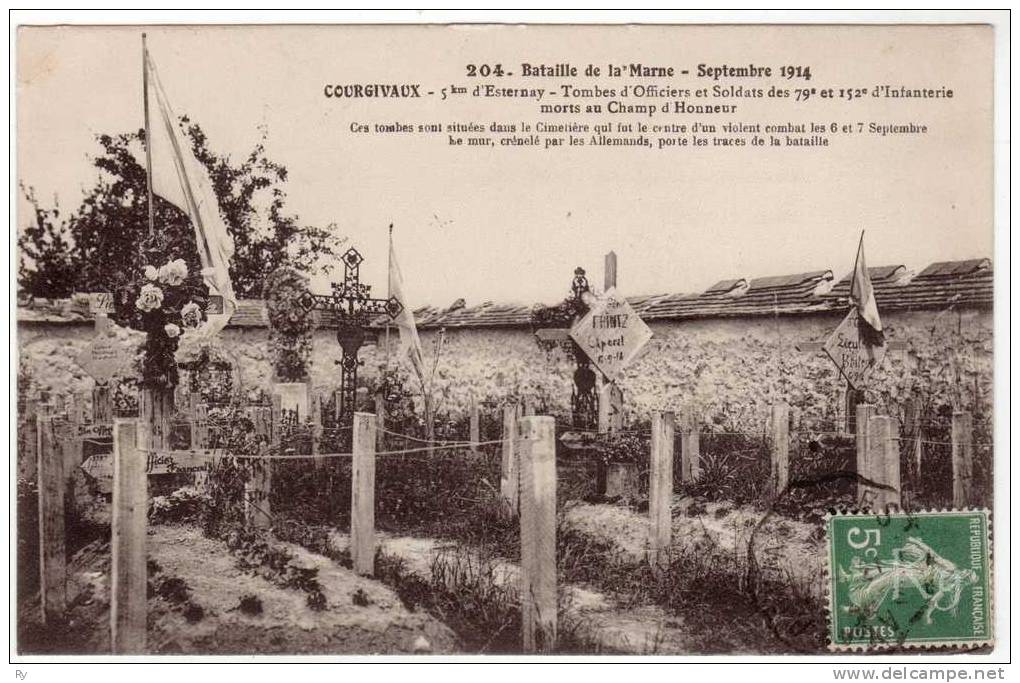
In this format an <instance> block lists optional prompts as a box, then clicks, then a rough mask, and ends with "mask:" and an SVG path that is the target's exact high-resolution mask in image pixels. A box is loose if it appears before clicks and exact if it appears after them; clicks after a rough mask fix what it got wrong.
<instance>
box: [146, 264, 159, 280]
mask: <svg viewBox="0 0 1020 683" xmlns="http://www.w3.org/2000/svg"><path fill="white" fill-rule="evenodd" d="M157 277H159V271H158V270H156V266H145V279H146V280H155V279H156V278H157Z"/></svg>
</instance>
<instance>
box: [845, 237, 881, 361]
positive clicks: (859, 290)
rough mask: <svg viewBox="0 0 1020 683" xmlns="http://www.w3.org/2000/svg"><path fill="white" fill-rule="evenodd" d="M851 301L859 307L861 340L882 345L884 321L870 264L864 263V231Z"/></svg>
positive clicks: (851, 287) (856, 264)
mask: <svg viewBox="0 0 1020 683" xmlns="http://www.w3.org/2000/svg"><path fill="white" fill-rule="evenodd" d="M850 301H851V302H852V303H853V305H854V307H856V309H857V324H858V328H859V330H860V334H861V341H862V342H863V343H865V344H867V345H868V346H882V345H883V344H885V335H884V334H883V333H882V321H881V320H880V319H879V317H878V304H877V303H876V302H875V290H874V289H873V288H872V286H871V277H870V276H869V275H868V266H867V265H865V263H864V233H863V232H862V233H861V241H860V243H859V244H858V245H857V259H856V260H855V261H854V274H853V278H852V279H851V281H850Z"/></svg>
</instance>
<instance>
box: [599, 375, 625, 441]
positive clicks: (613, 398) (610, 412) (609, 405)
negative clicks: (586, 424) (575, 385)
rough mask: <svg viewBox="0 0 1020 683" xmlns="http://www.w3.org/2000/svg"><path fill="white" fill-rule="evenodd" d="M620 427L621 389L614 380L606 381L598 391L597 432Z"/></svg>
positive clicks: (621, 416) (601, 432) (617, 430)
mask: <svg viewBox="0 0 1020 683" xmlns="http://www.w3.org/2000/svg"><path fill="white" fill-rule="evenodd" d="M622 429H623V390H622V389H620V387H618V386H616V383H615V382H606V383H604V384H603V385H602V389H601V390H600V391H599V425H598V430H599V433H600V434H606V433H612V432H619V431H621V430H622Z"/></svg>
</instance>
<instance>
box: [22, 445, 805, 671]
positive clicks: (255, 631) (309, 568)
mask: <svg viewBox="0 0 1020 683" xmlns="http://www.w3.org/2000/svg"><path fill="white" fill-rule="evenodd" d="M766 462H767V461H766ZM237 473H238V472H237V471H236V469H234V465H223V466H218V467H216V468H214V469H213V471H211V472H210V473H209V481H208V482H207V483H206V484H205V485H204V486H203V487H195V486H194V485H192V484H191V481H190V475H163V476H160V477H150V487H152V490H151V492H150V494H151V496H152V497H151V500H150V503H149V509H148V534H147V538H146V548H147V557H148V569H149V572H148V589H147V592H148V604H149V608H148V651H150V652H152V653H167V654H169V653H181V654H252V653H259V654H268V653H307V654H311V653H320V654H328V653H381V654H385V653H390V654H397V653H412V652H418V653H435V654H441V653H489V654H496V653H519V652H521V641H520V638H521V635H520V634H521V620H522V617H521V600H520V595H519V591H518V578H519V577H518V573H519V566H518V565H519V562H520V525H519V522H518V521H517V520H516V519H514V518H513V517H512V516H510V515H508V514H506V512H505V505H504V503H505V502H504V501H503V500H501V497H500V493H499V482H500V457H499V452H498V450H497V449H496V448H495V447H493V446H483V447H481V448H480V449H478V452H477V453H474V452H471V451H465V450H455V451H453V452H448V453H446V454H443V452H442V451H437V452H436V453H434V454H432V455H430V456H427V457H422V458H411V457H404V458H400V459H399V460H398V459H396V458H394V459H390V460H389V461H388V462H387V461H386V460H385V459H381V460H380V464H379V465H378V470H377V491H376V500H377V509H376V516H377V528H378V530H379V531H378V533H379V535H380V537H379V539H378V549H377V555H376V558H375V578H374V579H371V578H366V577H362V576H358V574H357V573H355V572H354V571H352V568H351V559H350V553H349V550H348V529H349V526H350V463H349V461H346V462H342V461H334V462H332V463H328V462H327V463H326V464H323V463H318V464H316V463H314V462H312V461H310V460H302V461H295V462H293V463H289V462H284V463H280V462H277V463H276V464H275V471H274V480H273V497H272V500H271V503H270V507H271V509H272V511H273V512H272V514H273V520H272V525H271V528H269V529H262V530H259V529H250V528H247V529H246V528H245V525H244V523H243V519H242V518H241V507H243V504H242V503H241V500H240V499H241V498H242V497H243V483H242V482H240V481H239V479H237V478H236V477H234V476H233V475H236V474H237ZM558 474H559V476H558V491H557V494H558V495H557V500H558V503H559V504H558V510H557V538H556V555H557V579H558V583H559V603H560V604H559V609H558V611H559V627H558V631H559V632H558V641H557V648H556V651H557V652H563V653H606V654H610V653H626V654H653V653H658V654H684V653H721V652H757V653H791V652H817V651H821V650H824V647H825V607H824V603H823V599H824V583H823V576H824V560H823V558H824V554H823V547H822V543H823V539H822V529H821V516H820V511H818V510H814V511H812V512H810V513H808V514H804V513H803V512H801V513H799V514H796V515H790V514H781V513H773V514H771V515H770V516H768V518H767V519H766V509H764V508H763V507H762V506H761V505H760V504H759V503H760V501H751V500H750V498H748V500H747V501H744V500H743V497H742V496H745V495H747V496H751V497H753V496H754V492H753V490H752V489H753V488H754V486H755V485H756V482H755V481H747V482H743V484H737V482H733V481H730V480H728V479H727V477H725V476H723V477H722V478H721V480H720V481H717V482H716V484H715V485H716V486H717V487H722V488H719V489H718V490H714V491H713V490H710V488H711V486H712V484H711V477H712V476H713V475H712V473H711V472H708V473H706V476H704V477H702V479H701V482H700V483H699V484H697V485H690V484H683V485H681V486H680V487H679V488H678V492H677V494H676V495H675V496H674V503H673V520H672V522H673V534H672V538H673V545H672V548H671V553H670V558H669V563H668V566H667V567H666V569H665V570H663V571H661V572H656V571H653V569H652V568H651V567H650V566H649V564H648V562H647V559H646V547H647V538H648V521H647V506H648V503H647V484H646V482H645V478H646V477H645V476H641V477H639V479H640V483H639V486H638V487H637V488H636V489H635V490H634V491H633V492H631V493H628V494H627V495H625V496H620V497H612V498H607V497H606V496H600V495H598V494H597V493H596V492H595V481H596V472H595V470H594V467H593V466H592V463H591V462H590V461H589V460H586V459H583V458H575V457H569V456H568V457H567V458H565V459H564V461H563V462H562V464H561V466H560V467H559V468H558ZM766 474H767V472H766ZM642 475H644V473H642ZM748 485H749V486H750V488H748ZM231 487H233V490H232V491H229V489H230V488H231ZM741 488H743V489H744V491H743V492H742V491H740V490H739V489H741ZM75 492H76V493H75V495H76V501H75V505H72V506H69V507H68V510H74V511H75V512H74V513H71V512H68V520H67V521H68V525H67V531H68V533H67V538H68V547H67V552H68V567H67V578H68V580H67V586H68V588H67V591H68V592H67V604H68V609H67V612H66V619H65V620H64V622H63V623H62V624H60V625H58V626H57V627H56V628H54V627H53V625H51V624H47V625H45V626H44V625H42V624H41V614H40V609H39V604H40V600H39V594H38V592H37V591H36V590H33V589H34V588H35V586H32V585H31V584H32V580H31V579H32V577H34V576H37V569H36V568H34V567H28V566H25V567H23V568H22V570H21V571H19V577H21V579H22V583H23V585H22V586H20V587H19V588H20V590H19V595H20V596H22V600H21V609H20V613H19V643H20V648H21V650H22V651H23V652H26V653H30V652H47V651H49V652H64V653H69V652H73V653H105V652H109V648H110V636H109V633H110V630H109V623H110V594H109V592H110V553H111V548H110V541H109V538H110V528H109V522H110V518H109V514H110V512H109V502H108V500H107V499H108V496H105V495H103V494H102V493H98V492H97V491H96V488H95V482H93V481H90V478H89V477H88V476H87V475H85V474H84V473H81V472H79V473H77V474H76V476H75ZM29 498H30V494H27V495H26V500H25V501H24V502H25V503H27V505H25V506H22V508H20V509H23V510H24V511H26V512H30V511H31V509H32V508H33V506H32V505H31V504H30V503H32V502H34V501H30V500H29ZM735 501H738V502H735ZM27 516H28V517H31V515H30V514H28V515H27ZM19 521H20V522H21V531H22V535H21V538H23V540H24V541H26V543H24V544H23V545H22V551H23V552H22V553H19V557H22V555H23V554H24V555H31V553H30V552H28V550H29V548H30V545H31V542H32V541H34V540H35V539H34V538H33V534H32V533H31V529H32V527H33V526H34V522H35V520H33V519H30V518H26V519H22V520H19ZM749 544H753V546H752V547H751V548H750V549H749ZM752 555H753V558H752ZM33 570H35V571H33Z"/></svg>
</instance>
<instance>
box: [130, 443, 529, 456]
mask: <svg viewBox="0 0 1020 683" xmlns="http://www.w3.org/2000/svg"><path fill="white" fill-rule="evenodd" d="M531 440H532V439H518V442H520V441H531ZM497 443H503V442H502V440H500V441H481V442H479V443H478V444H477V445H478V446H490V445H492V444H497ZM470 447H471V444H448V445H444V446H426V447H422V448H404V449H401V450H396V451H377V452H376V453H375V455H376V457H381V456H391V455H405V454H408V453H425V452H431V451H438V450H450V449H455V448H470ZM136 450H138V451H139V452H141V453H157V454H158V453H167V452H172V451H169V450H168V449H163V450H159V449H144V448H139V449H136ZM194 450H217V449H194ZM353 455H354V454H353V453H319V454H310V453H301V454H297V453H295V454H292V455H269V454H259V455H242V454H237V455H234V454H229V453H224V454H223V455H222V456H221V457H224V458H234V459H236V460H309V459H311V460H317V459H323V460H325V459H328V458H350V457H353Z"/></svg>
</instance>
